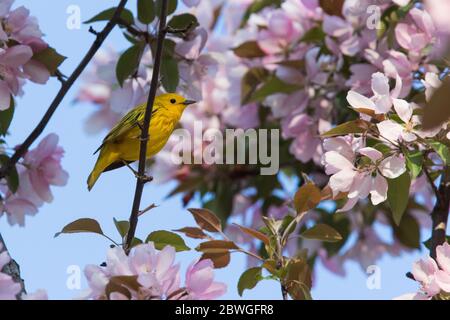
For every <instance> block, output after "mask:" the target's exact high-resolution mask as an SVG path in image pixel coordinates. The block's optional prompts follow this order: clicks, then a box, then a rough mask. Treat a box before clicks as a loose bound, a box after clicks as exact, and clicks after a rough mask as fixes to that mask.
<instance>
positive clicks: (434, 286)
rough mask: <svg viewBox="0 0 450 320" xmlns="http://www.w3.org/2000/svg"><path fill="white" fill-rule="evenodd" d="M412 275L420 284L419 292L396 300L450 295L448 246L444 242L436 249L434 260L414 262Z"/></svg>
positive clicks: (449, 253)
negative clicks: (442, 294)
mask: <svg viewBox="0 0 450 320" xmlns="http://www.w3.org/2000/svg"><path fill="white" fill-rule="evenodd" d="M412 274H413V276H414V279H415V280H416V281H417V282H419V283H420V289H419V292H417V293H414V294H412V293H411V294H407V295H403V296H401V297H399V298H398V299H421V300H425V299H427V300H429V299H431V298H433V296H435V295H437V294H439V293H441V292H445V293H447V294H448V293H450V245H449V244H448V243H447V242H444V243H443V244H442V245H439V246H437V247H436V260H434V259H433V258H431V257H425V258H424V259H421V260H419V261H417V262H414V263H413V267H412Z"/></svg>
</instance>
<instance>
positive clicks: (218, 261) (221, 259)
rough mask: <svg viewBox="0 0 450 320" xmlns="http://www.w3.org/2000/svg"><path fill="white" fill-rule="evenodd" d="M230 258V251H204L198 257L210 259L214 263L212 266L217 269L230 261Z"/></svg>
mask: <svg viewBox="0 0 450 320" xmlns="http://www.w3.org/2000/svg"><path fill="white" fill-rule="evenodd" d="M230 258H231V257H230V252H229V251H227V252H220V253H211V252H208V253H204V254H203V255H202V257H201V258H200V259H201V260H204V259H210V260H211V261H212V262H213V264H214V268H216V269H219V268H224V267H226V266H227V265H228V264H229V263H230Z"/></svg>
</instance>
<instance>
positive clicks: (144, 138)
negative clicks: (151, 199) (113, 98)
mask: <svg viewBox="0 0 450 320" xmlns="http://www.w3.org/2000/svg"><path fill="white" fill-rule="evenodd" d="M166 20H167V0H163V1H161V13H160V18H159V29H158V38H157V42H156V53H155V60H154V62H153V74H152V81H151V83H150V92H149V94H148V100H147V107H146V109H145V116H144V125H143V128H142V132H141V144H140V150H139V166H138V177H137V179H136V190H135V193H134V200H133V207H132V209H131V214H130V219H129V221H130V228H129V230H128V234H127V240H126V242H125V244H124V249H125V250H126V251H127V252H128V251H129V250H130V249H131V243H132V241H133V239H134V235H135V233H136V226H137V223H138V219H139V208H140V205H141V199H142V192H143V190H144V185H145V183H146V182H148V181H146V180H145V179H143V177H145V162H146V158H147V142H148V141H149V139H150V134H149V128H150V121H151V118H152V112H153V103H154V102H155V96H156V91H157V89H158V81H159V69H160V66H161V58H162V51H163V45H164V38H165V36H166Z"/></svg>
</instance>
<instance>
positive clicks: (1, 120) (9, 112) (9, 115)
mask: <svg viewBox="0 0 450 320" xmlns="http://www.w3.org/2000/svg"><path fill="white" fill-rule="evenodd" d="M14 109H15V108H14V98H13V96H12V95H11V96H10V101H9V108H8V109H6V110H3V111H0V135H2V136H5V135H6V134H7V133H8V129H9V126H10V125H11V121H12V119H13V117H14Z"/></svg>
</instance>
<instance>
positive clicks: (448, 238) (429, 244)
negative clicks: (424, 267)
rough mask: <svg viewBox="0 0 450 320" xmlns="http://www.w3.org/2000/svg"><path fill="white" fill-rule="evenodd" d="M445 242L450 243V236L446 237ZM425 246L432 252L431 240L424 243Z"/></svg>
mask: <svg viewBox="0 0 450 320" xmlns="http://www.w3.org/2000/svg"><path fill="white" fill-rule="evenodd" d="M445 241H446V242H447V243H450V236H446V237H445ZM423 245H424V246H425V247H426V248H427V249H428V250H430V249H431V238H429V239H428V240H427V241H424V242H423Z"/></svg>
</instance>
